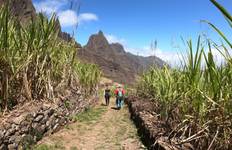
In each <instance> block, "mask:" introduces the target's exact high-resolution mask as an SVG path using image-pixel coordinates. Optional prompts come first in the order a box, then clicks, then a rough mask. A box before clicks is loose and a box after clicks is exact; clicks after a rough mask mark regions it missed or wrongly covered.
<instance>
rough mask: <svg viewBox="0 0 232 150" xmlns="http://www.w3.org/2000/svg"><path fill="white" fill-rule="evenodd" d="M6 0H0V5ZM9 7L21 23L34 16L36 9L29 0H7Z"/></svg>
mask: <svg viewBox="0 0 232 150" xmlns="http://www.w3.org/2000/svg"><path fill="white" fill-rule="evenodd" d="M6 2H7V0H0V5H1V6H2V5H3V4H4V3H6ZM9 7H10V10H11V13H12V14H13V15H14V16H16V17H17V18H18V19H19V20H20V21H22V22H23V23H24V22H26V21H28V20H30V19H34V18H35V17H36V11H35V8H34V6H33V3H32V1H31V0H9Z"/></svg>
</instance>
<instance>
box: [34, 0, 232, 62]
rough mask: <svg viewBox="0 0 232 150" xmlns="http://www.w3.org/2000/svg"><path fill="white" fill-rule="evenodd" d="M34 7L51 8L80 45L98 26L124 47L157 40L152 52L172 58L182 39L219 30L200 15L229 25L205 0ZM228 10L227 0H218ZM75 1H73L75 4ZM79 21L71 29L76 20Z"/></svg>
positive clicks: (145, 47)
mask: <svg viewBox="0 0 232 150" xmlns="http://www.w3.org/2000/svg"><path fill="white" fill-rule="evenodd" d="M33 2H34V5H35V6H36V9H37V11H41V10H42V11H44V12H46V13H48V14H49V13H51V12H53V11H55V12H56V13H57V14H58V16H59V18H60V21H61V24H62V28H63V30H64V31H67V32H69V33H73V31H75V37H76V39H77V41H78V42H79V43H81V44H82V45H85V44H86V43H87V41H88V38H89V36H90V35H91V34H93V33H96V32H98V31H99V30H102V31H103V32H104V33H105V35H106V37H107V39H108V40H109V41H110V42H120V43H122V44H123V45H124V47H125V49H126V50H127V51H130V52H132V53H134V54H138V53H139V55H144V56H147V55H150V54H151V51H150V49H149V47H150V44H151V42H152V41H154V40H157V42H158V50H157V55H158V56H159V57H161V58H163V59H165V60H167V61H172V60H173V59H174V57H175V59H176V52H177V51H179V49H180V47H181V45H182V41H181V38H180V37H183V38H185V39H189V38H192V39H196V38H197V36H198V35H199V34H202V33H204V34H206V35H207V36H208V37H210V38H211V39H213V40H215V41H219V39H220V38H219V36H218V35H217V34H215V32H214V31H213V30H212V29H210V28H209V27H208V26H207V25H206V24H203V23H200V20H208V21H210V22H212V23H214V24H215V25H217V26H218V27H219V28H220V29H222V30H223V31H224V32H225V34H226V35H229V36H230V37H232V36H231V35H232V34H231V32H230V31H229V29H230V27H229V26H228V25H227V23H226V22H225V20H224V18H223V16H222V15H221V14H220V12H219V11H218V10H217V9H216V8H215V7H214V6H213V5H212V4H211V3H210V1H209V0H79V1H78V0H76V3H75V4H77V5H78V4H80V11H79V13H78V14H77V11H76V10H77V7H74V8H73V9H70V3H69V2H70V0H34V1H33ZM218 2H220V3H221V4H222V5H223V6H225V7H226V8H227V9H228V11H229V12H231V13H232V1H231V0H218ZM75 6H76V5H75ZM77 22H79V26H78V28H77V29H76V28H75V27H76V24H77Z"/></svg>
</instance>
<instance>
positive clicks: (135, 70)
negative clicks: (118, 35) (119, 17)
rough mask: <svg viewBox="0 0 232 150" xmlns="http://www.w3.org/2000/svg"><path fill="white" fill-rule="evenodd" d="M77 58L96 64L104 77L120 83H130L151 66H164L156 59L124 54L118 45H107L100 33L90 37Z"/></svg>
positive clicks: (121, 47) (162, 62)
mask: <svg viewBox="0 0 232 150" xmlns="http://www.w3.org/2000/svg"><path fill="white" fill-rule="evenodd" d="M78 56H79V57H80V58H81V59H82V60H84V61H86V62H90V63H95V64H98V65H99V66H100V68H101V69H102V70H103V72H104V75H105V76H106V77H108V78H111V79H113V80H115V81H117V82H120V83H132V82H133V81H135V78H136V75H138V74H139V73H141V72H143V71H145V70H147V69H148V68H149V67H150V66H151V65H152V64H154V65H155V66H157V67H162V66H163V65H164V61H162V60H161V59H159V58H158V57H155V56H150V57H142V56H136V55H133V54H131V53H128V52H126V51H125V50H124V48H123V46H122V45H121V44H119V43H113V44H109V42H108V41H107V39H106V38H105V36H104V34H103V32H102V31H99V32H98V33H97V34H94V35H92V36H90V38H89V41H88V43H87V45H85V46H84V47H83V48H82V49H81V50H79V51H78Z"/></svg>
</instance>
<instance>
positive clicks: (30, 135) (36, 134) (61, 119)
mask: <svg viewBox="0 0 232 150" xmlns="http://www.w3.org/2000/svg"><path fill="white" fill-rule="evenodd" d="M73 95H75V96H73ZM73 95H72V96H69V97H66V98H60V99H59V100H58V102H55V103H54V102H52V103H48V102H46V103H45V102H37V103H34V104H31V103H30V104H27V105H25V106H24V107H23V108H21V109H18V110H15V111H13V112H11V113H10V114H9V115H8V116H5V117H3V118H4V119H3V118H2V119H1V118H0V119H1V120H0V150H8V149H9V150H14V149H26V148H28V146H30V145H33V144H35V143H36V142H37V141H39V140H40V139H41V138H42V137H43V136H45V135H47V134H51V133H54V132H56V131H57V130H59V128H60V127H62V126H64V125H65V124H67V123H68V121H69V120H70V118H71V116H73V115H76V114H78V113H79V112H81V111H83V110H85V109H86V108H88V107H89V106H90V105H92V104H94V103H95V102H96V99H95V98H93V99H91V100H86V99H83V97H82V96H81V95H80V94H78V93H75V94H73Z"/></svg>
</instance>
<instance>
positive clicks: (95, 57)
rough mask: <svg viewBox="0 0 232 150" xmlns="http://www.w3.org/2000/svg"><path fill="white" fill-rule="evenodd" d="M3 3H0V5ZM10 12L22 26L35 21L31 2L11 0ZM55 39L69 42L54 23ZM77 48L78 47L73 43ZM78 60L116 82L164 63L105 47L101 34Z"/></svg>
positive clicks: (0, 0) (117, 46)
mask: <svg viewBox="0 0 232 150" xmlns="http://www.w3.org/2000/svg"><path fill="white" fill-rule="evenodd" d="M4 2H5V1H4V0H0V5H2V4H3V3H4ZM10 9H11V13H12V14H13V15H14V16H16V17H17V18H18V19H19V20H20V21H21V22H22V23H23V24H24V23H26V22H28V21H29V20H31V19H35V18H36V11H35V8H34V6H33V3H32V1H31V0H12V1H11V3H10ZM56 28H57V30H58V31H59V37H60V38H62V39H63V40H66V41H70V40H71V39H72V37H71V36H70V34H68V33H66V32H62V31H61V26H60V23H59V21H58V20H57V27H56ZM77 45H79V44H78V43H77ZM78 57H79V58H80V59H81V60H82V61H84V62H91V63H94V64H97V65H98V66H100V68H101V70H102V71H103V73H104V76H106V77H107V78H110V79H113V80H115V81H117V82H120V83H129V84H131V83H133V82H134V81H135V78H136V76H137V75H138V74H139V73H141V72H143V71H144V70H147V69H148V68H149V67H150V66H151V65H152V64H155V65H156V66H158V67H161V66H163V64H164V62H163V61H162V60H161V59H159V58H157V57H153V56H150V57H142V56H136V55H133V54H131V53H128V52H126V51H125V50H124V48H123V46H122V45H121V44H119V43H113V44H109V42H108V41H107V39H106V38H105V36H104V34H103V32H102V31H99V33H98V34H94V35H92V36H91V37H90V38H89V41H88V43H87V45H85V46H84V47H83V48H81V49H80V50H79V51H78Z"/></svg>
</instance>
